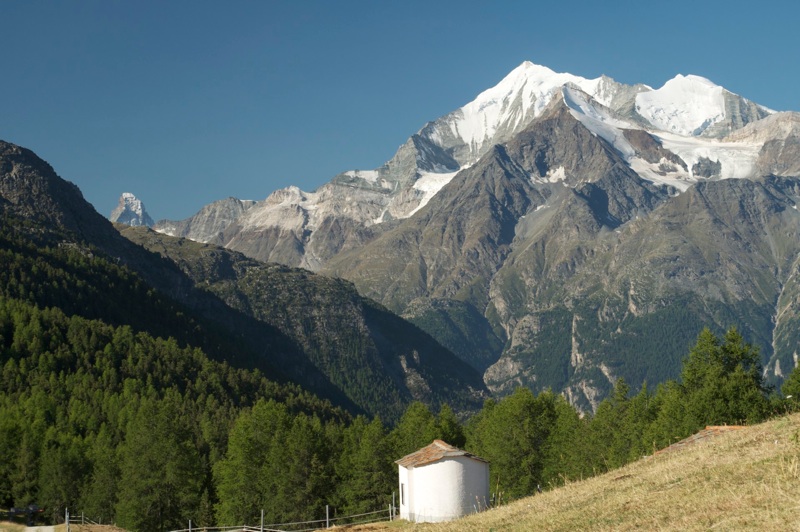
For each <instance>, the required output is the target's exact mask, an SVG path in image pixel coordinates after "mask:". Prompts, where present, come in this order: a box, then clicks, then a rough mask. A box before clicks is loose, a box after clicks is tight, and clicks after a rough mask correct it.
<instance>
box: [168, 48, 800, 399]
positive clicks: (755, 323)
mask: <svg viewBox="0 0 800 532" xmlns="http://www.w3.org/2000/svg"><path fill="white" fill-rule="evenodd" d="M798 116H800V115H798V114H797V113H792V112H775V111H772V110H770V109H768V108H766V107H763V106H761V105H758V104H756V103H754V102H751V101H749V100H747V99H746V98H743V97H741V96H739V95H736V94H733V93H731V92H729V91H727V90H725V89H724V88H722V87H720V86H718V85H715V84H714V83H712V82H711V81H709V80H707V79H705V78H702V77H700V76H693V75H688V76H684V75H678V76H676V77H675V78H673V79H672V80H669V81H668V82H667V83H665V84H664V85H663V86H662V87H661V88H658V89H653V88H651V87H648V86H646V85H642V84H639V85H625V84H621V83H618V82H616V81H614V80H612V79H611V78H608V77H605V76H603V77H600V78H596V79H593V80H587V79H585V78H581V77H579V76H574V75H571V74H560V73H555V72H553V71H552V70H550V69H548V68H546V67H542V66H538V65H534V64H532V63H529V62H526V63H523V64H522V65H520V66H519V67H517V68H516V69H514V70H513V71H512V72H511V73H510V74H509V75H508V76H506V77H505V78H504V79H503V80H502V81H501V82H500V83H499V84H498V85H496V86H495V87H493V88H490V89H488V90H486V91H484V92H483V93H481V94H480V95H478V96H477V97H476V99H475V100H474V101H472V102H470V103H468V104H467V105H465V106H463V107H461V108H459V109H457V110H455V111H453V112H452V113H449V114H447V115H445V116H443V117H441V118H438V119H436V120H433V121H432V122H429V123H428V124H426V125H425V126H423V127H422V128H421V129H420V130H419V131H418V132H417V133H416V134H414V135H412V136H411V138H410V139H409V140H408V142H406V143H405V144H404V145H403V146H401V147H400V149H399V150H398V151H397V153H396V154H395V156H394V157H393V158H392V159H391V160H390V161H388V162H387V163H386V164H385V165H384V166H382V167H381V168H378V169H375V170H370V171H363V170H360V171H355V170H354V171H350V172H345V173H343V174H340V175H338V176H335V177H334V178H333V179H332V180H331V181H330V182H329V183H327V184H325V185H323V186H322V187H320V188H319V189H317V190H316V191H314V192H310V193H309V192H303V191H301V190H299V189H297V188H296V187H289V188H287V189H283V190H279V191H276V192H274V193H272V194H271V195H270V196H269V197H268V198H267V199H266V200H264V201H261V202H256V203H255V204H253V205H252V206H250V207H249V208H248V209H247V210H246V211H243V212H242V214H241V215H240V216H239V217H238V218H236V219H235V220H233V221H232V222H231V223H230V224H229V225H228V226H227V227H225V228H224V229H221V230H220V228H219V227H216V228H215V231H216V233H215V234H216V237H214V238H212V239H211V240H209V241H210V242H213V243H216V244H219V245H222V246H225V247H227V248H230V249H236V250H239V251H241V252H243V253H245V254H246V255H248V256H251V257H254V258H257V259H259V260H264V261H275V262H280V263H283V264H287V265H292V266H300V267H303V268H307V269H310V270H312V271H319V272H321V273H324V274H326V275H333V276H338V277H342V278H345V279H349V280H351V281H352V282H353V283H354V284H355V286H356V287H357V288H358V290H359V291H360V292H361V293H363V294H365V295H367V296H369V297H371V298H374V299H376V300H378V301H380V302H381V303H383V304H384V305H386V306H387V307H388V308H389V309H391V310H393V311H394V312H397V313H401V314H403V315H404V316H405V317H406V318H408V319H410V320H411V321H413V322H414V323H416V324H417V325H418V326H420V327H421V328H423V329H425V330H426V331H428V332H430V333H431V334H433V335H434V336H435V337H436V338H437V339H439V340H440V342H442V343H444V344H445V345H448V346H449V347H450V348H451V349H452V350H453V351H454V352H456V353H457V354H458V355H459V356H460V357H461V358H462V359H464V360H467V361H470V363H471V364H473V365H474V367H476V369H479V370H481V371H485V374H484V380H485V381H486V383H487V384H488V385H489V386H490V388H491V389H493V390H495V391H497V392H500V393H505V392H506V391H509V390H511V389H513V387H515V386H518V385H525V386H530V387H532V388H534V389H542V388H546V387H551V388H553V389H554V390H557V391H561V392H563V393H565V394H566V395H567V396H568V397H569V398H570V400H571V401H572V402H573V403H574V404H576V405H579V406H581V407H582V408H586V409H591V408H593V407H594V406H595V405H596V404H597V402H598V401H599V400H600V399H601V398H602V397H603V395H604V394H605V393H606V392H607V391H608V390H610V387H611V384H612V383H613V382H614V381H615V380H616V378H617V377H619V376H624V377H625V378H626V379H627V380H628V381H629V382H631V383H633V384H634V385H638V384H640V383H642V382H643V381H645V380H646V381H648V382H650V383H656V382H660V381H662V380H664V379H666V378H669V377H674V375H675V374H676V372H677V370H678V368H679V357H680V356H681V353H683V352H684V351H685V349H686V347H687V346H688V345H689V344H690V342H691V340H692V339H693V338H694V337H695V336H696V335H697V333H698V332H699V330H700V328H701V327H702V326H703V325H709V326H712V327H713V328H716V329H717V330H724V329H726V328H727V327H729V326H730V325H734V324H735V325H737V326H739V327H740V329H741V330H743V331H745V333H746V334H747V335H749V337H750V338H751V340H752V341H754V342H756V343H757V344H758V345H760V346H761V349H762V353H763V355H764V361H763V362H764V363H765V366H766V371H767V372H768V376H769V377H770V378H771V379H773V380H775V381H779V380H780V379H781V378H782V376H783V375H785V374H787V373H788V370H790V369H791V368H792V367H794V365H796V364H797V362H798V355H797V351H796V349H795V348H794V347H792V345H793V344H792V342H796V341H797V340H798V339H800V338H798V334H797V333H796V332H795V331H796V330H797V328H796V325H797V322H796V319H797V318H796V317H797V316H798V312H797V311H798V309H797V306H798V301H797V300H796V299H795V298H796V294H797V290H798V287H797V286H796V283H795V276H794V274H793V273H792V272H793V271H794V270H793V268H794V267H795V266H796V265H797V261H798V257H799V256H800V247H798V245H797V238H796V236H797V235H798V231H799V230H800V229H798V223H800V218H798V214H797V210H796V208H795V205H796V203H797V201H798V200H799V199H800V198H798V197H797V193H796V190H797V189H796V181H797V177H798V176H800V141H799V139H800V127H799V126H800V120H799V119H798ZM190 220H191V223H189V222H188V221H187V222H182V223H183V224H184V226H186V225H191V226H192V227H193V228H195V229H193V231H196V233H192V231H188V232H185V233H183V234H184V235H185V236H187V237H189V238H196V237H197V236H199V235H200V234H201V232H202V224H199V223H196V222H198V221H199V220H198V219H196V218H193V219H190ZM173 225H175V224H174V223H173ZM170 227H171V226H168V225H167V224H163V225H161V224H160V225H157V226H156V230H163V231H166V232H170V231H171V229H170ZM193 234H194V236H193ZM634 265H635V266H634ZM466 324H469V327H467V325H466ZM467 338H470V340H467Z"/></svg>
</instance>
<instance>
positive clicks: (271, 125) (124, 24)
mask: <svg viewBox="0 0 800 532" xmlns="http://www.w3.org/2000/svg"><path fill="white" fill-rule="evenodd" d="M799 6H800V3H798V2H796V1H794V0H792V1H789V0H787V1H782V2H777V1H770V0H764V1H760V2H740V1H737V0H725V1H703V0H693V1H685V0H673V1H664V2H657V3H655V2H648V1H642V0H637V1H627V0H620V1H613V0H612V1H611V2H598V1H597V0H592V1H586V2H584V1H577V0H576V1H571V2H570V1H562V0H546V1H537V0H528V1H518V2H517V1H505V2H504V1H500V0H494V1H489V0H484V1H468V0H461V1H441V2H438V1H435V0H427V1H417V0H403V1H379V0H371V1H366V0H365V1H349V0H294V1H269V0H264V1H226V2H221V1H215V2H205V1H197V0H192V1H178V0H169V1H148V0H135V1H134V0H130V1H119V0H97V1H95V0H80V1H78V0H76V1H72V2H70V1H63V2H60V1H39V0H2V2H0V47H1V48H0V49H2V55H1V56H0V139H2V140H6V141H9V142H13V143H16V144H20V145H22V146H25V147H27V148H30V149H32V150H33V151H35V152H36V153H37V154H38V155H39V156H40V157H42V158H44V159H45V160H47V161H48V162H49V163H50V164H51V165H52V166H53V167H54V168H55V170H56V172H57V173H58V174H59V175H60V176H61V177H63V178H65V179H67V180H69V181H72V182H73V183H75V184H77V185H78V186H79V187H80V188H81V190H82V191H83V194H84V196H85V197H86V198H87V199H88V200H89V201H90V202H91V203H92V204H93V205H94V206H95V208H96V209H97V210H98V211H99V212H100V213H102V214H104V215H106V216H108V214H109V213H110V212H111V210H112V209H113V208H114V206H115V205H116V202H117V199H118V198H119V195H120V194H121V193H122V192H133V193H134V194H136V195H137V196H138V197H139V199H141V200H142V201H143V202H144V204H145V206H146V208H147V210H148V211H149V213H150V214H151V216H152V217H153V218H155V219H160V218H170V219H182V218H185V217H187V216H190V215H191V214H193V213H194V212H196V211H197V210H199V209H200V208H201V207H202V206H203V205H205V204H207V203H210V202H212V201H214V200H217V199H221V198H225V197H228V196H235V197H238V198H242V199H263V198H265V197H266V196H268V195H269V194H270V193H271V192H272V191H274V190H276V189H278V188H282V187H285V186H288V185H297V186H299V187H300V188H302V189H303V190H309V191H310V190H313V189H315V188H317V187H318V186H320V185H322V184H323V183H325V182H326V181H328V180H329V179H330V178H331V177H333V176H334V175H336V174H337V173H339V172H342V171H345V170H349V169H371V168H376V167H378V166H380V165H381V164H382V163H383V162H385V161H386V160H388V159H389V158H390V157H391V156H392V155H393V153H394V151H395V150H396V149H397V147H398V146H399V145H400V144H402V143H403V142H404V141H405V140H406V139H407V138H408V137H409V136H410V135H411V134H413V133H415V132H416V131H417V130H418V129H420V128H421V127H422V126H423V125H424V124H425V122H427V121H429V120H433V119H435V118H437V117H439V116H441V115H443V114H446V113H448V112H450V111H452V110H454V109H456V108H458V107H460V106H462V105H464V104H465V103H467V102H469V101H470V100H472V99H473V98H474V97H475V96H476V95H477V94H478V93H480V92H481V91H483V90H484V89H487V88H489V87H491V86H493V85H495V84H496V83H497V82H498V81H500V80H501V79H502V78H503V77H504V75H505V74H507V73H508V72H509V71H511V70H512V69H513V68H515V67H516V66H517V65H519V64H520V63H522V62H523V61H525V60H530V61H532V62H534V63H538V64H541V65H545V66H547V67H549V68H551V69H553V70H555V71H557V72H569V73H572V74H575V75H579V76H583V77H586V78H594V77H597V76H599V75H601V74H606V75H609V76H611V77H612V78H614V79H616V80H617V81H620V82H623V83H638V82H640V83H646V84H648V85H650V86H652V87H654V88H657V87H660V86H661V85H663V84H664V82H666V81H667V80H668V79H670V78H672V77H674V76H675V75H676V74H697V75H700V76H703V77H706V78H708V79H710V80H711V81H713V82H715V83H717V84H719V85H722V86H724V87H725V88H727V89H728V90H730V91H732V92H735V93H737V94H740V95H742V96H744V97H746V98H749V99H750V100H753V101H755V102H757V103H760V104H762V105H765V106H767V107H770V108H772V109H776V110H800V90H799V88H800V53H799V52H800V39H798V30H797V28H798V22H800V7H799Z"/></svg>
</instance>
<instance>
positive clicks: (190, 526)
mask: <svg viewBox="0 0 800 532" xmlns="http://www.w3.org/2000/svg"><path fill="white" fill-rule="evenodd" d="M189 532H192V520H191V519H189Z"/></svg>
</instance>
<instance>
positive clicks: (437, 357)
mask: <svg viewBox="0 0 800 532" xmlns="http://www.w3.org/2000/svg"><path fill="white" fill-rule="evenodd" d="M121 229H124V230H125V236H127V237H129V238H125V236H123V235H122V234H120V232H119V230H121ZM145 248H147V249H145ZM0 250H2V251H3V253H2V254H0V255H2V256H0V259H2V264H3V268H2V272H3V273H2V275H0V281H2V282H1V283H0V286H2V287H3V290H4V292H3V295H4V297H6V298H11V299H22V300H25V301H26V302H27V303H26V304H32V305H36V306H37V307H39V308H57V309H58V310H59V311H60V312H63V313H64V314H65V315H66V316H67V317H70V316H80V317H82V318H85V319H89V320H102V322H104V323H106V324H108V325H110V326H113V327H131V328H132V330H133V331H134V332H136V333H140V332H141V333H146V334H148V335H150V336H152V337H153V338H161V339H167V338H170V339H173V341H176V342H178V343H179V344H180V345H181V346H182V347H185V348H188V349H200V350H202V351H203V352H204V353H205V354H207V355H208V356H209V357H211V358H212V359H214V360H215V361H216V362H219V363H224V364H227V365H230V366H231V367H233V368H241V369H247V370H251V371H252V370H258V371H259V372H260V373H261V374H262V375H266V376H267V377H268V378H269V379H270V380H272V381H276V382H280V383H285V384H291V385H292V386H295V387H301V388H302V389H304V390H306V391H308V392H312V393H314V394H316V395H317V396H319V397H321V398H323V399H328V400H329V401H331V402H332V403H334V404H335V405H337V406H340V407H344V408H345V409H347V410H349V411H350V412H352V413H367V414H370V415H379V416H381V417H382V418H383V419H386V420H388V421H395V420H396V419H397V418H399V416H400V414H402V412H403V410H404V409H405V408H406V407H407V406H408V404H410V403H411V402H413V401H414V400H419V401H422V402H424V403H426V404H428V405H430V407H432V408H439V407H440V406H441V405H442V404H444V403H448V404H451V405H453V408H454V409H456V410H457V411H459V412H467V411H475V410H477V409H478V408H479V407H480V405H481V404H482V402H483V399H484V398H485V397H486V395H487V392H486V389H485V387H484V384H483V382H482V380H481V377H480V374H479V373H478V372H477V371H475V370H474V369H473V368H471V367H470V366H469V365H468V364H466V363H464V362H462V361H461V360H459V359H458V358H457V357H456V356H455V355H453V354H452V353H451V352H450V351H448V350H447V349H446V348H444V347H442V346H441V345H440V344H439V343H437V342H436V341H435V340H434V339H433V338H431V337H430V336H429V335H428V334H426V333H424V332H423V331H421V330H420V329H418V328H417V327H416V326H414V325H412V324H410V323H408V322H406V321H405V320H403V319H402V318H400V317H398V316H396V315H394V314H392V313H391V312H389V311H388V310H387V309H386V308H384V307H383V306H382V305H380V304H378V303H375V302H374V301H370V300H368V299H366V298H364V297H362V296H360V295H359V294H358V293H357V292H356V290H355V288H354V287H353V286H352V284H351V283H349V282H345V281H340V280H332V279H329V278H326V277H322V276H320V275H316V274H312V273H310V272H308V271H306V270H298V269H292V268H287V267H283V266H276V265H272V266H268V265H264V264H263V263H260V262H257V261H254V260H252V259H247V258H245V257H244V256H242V255H241V254H239V253H236V252H232V251H228V250H225V249H220V248H216V247H214V246H212V245H200V244H196V243H194V242H191V241H187V240H185V239H180V238H173V237H168V236H165V235H161V234H157V233H154V232H152V231H150V230H149V229H147V228H146V227H127V226H125V225H117V226H114V225H112V224H111V223H110V222H109V221H108V220H106V219H105V218H104V217H103V216H101V215H100V214H98V213H97V212H96V211H95V210H94V209H93V208H92V207H91V205H90V204H89V203H87V202H86V201H85V200H84V198H83V196H82V194H81V192H80V190H78V188H77V187H76V186H75V185H73V184H71V183H69V182H67V181H64V180H63V179H61V178H60V177H59V176H58V175H57V174H56V173H55V171H54V170H53V168H52V167H50V165H48V164H47V163H46V162H44V161H43V160H41V159H40V158H39V157H37V156H36V155H35V154H34V153H33V152H32V151H30V150H27V149H25V148H21V147H19V146H16V145H14V144H10V143H6V142H0ZM445 368H446V369H447V371H445ZM173 377H174V378H181V376H180V375H174V376H173Z"/></svg>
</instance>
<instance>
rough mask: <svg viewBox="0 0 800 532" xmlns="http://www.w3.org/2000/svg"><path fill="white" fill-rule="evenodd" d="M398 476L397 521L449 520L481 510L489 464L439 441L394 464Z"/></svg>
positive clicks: (486, 498) (486, 497)
mask: <svg viewBox="0 0 800 532" xmlns="http://www.w3.org/2000/svg"><path fill="white" fill-rule="evenodd" d="M395 463H396V464H397V465H398V470H399V471H398V472H399V476H400V518H401V519H407V520H409V521H414V522H417V523H423V522H427V523H432V522H437V521H449V520H451V519H456V518H459V517H462V516H464V515H467V514H470V513H475V512H480V511H482V510H485V509H486V508H487V507H488V504H489V462H488V461H487V460H484V459H483V458H480V457H478V456H475V455H473V454H470V453H468V452H466V451H462V450H461V449H458V448H456V447H453V446H452V445H449V444H447V443H445V442H443V441H442V440H434V441H433V443H431V444H430V445H428V446H426V447H423V448H422V449H420V450H418V451H416V452H414V453H411V454H409V455H407V456H404V457H403V458H401V459H399V460H397V461H396V462H395Z"/></svg>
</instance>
